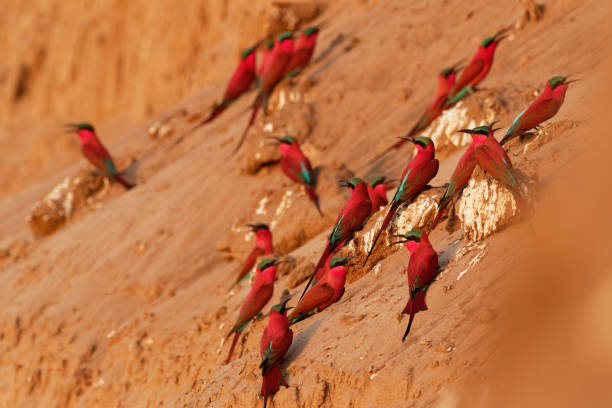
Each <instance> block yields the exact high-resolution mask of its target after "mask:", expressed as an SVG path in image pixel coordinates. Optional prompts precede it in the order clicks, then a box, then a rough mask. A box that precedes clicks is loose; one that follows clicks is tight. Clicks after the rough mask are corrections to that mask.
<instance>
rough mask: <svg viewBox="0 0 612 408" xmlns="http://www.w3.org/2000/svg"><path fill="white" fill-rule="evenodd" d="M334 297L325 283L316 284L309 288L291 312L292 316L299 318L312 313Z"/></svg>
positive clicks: (329, 286)
mask: <svg viewBox="0 0 612 408" xmlns="http://www.w3.org/2000/svg"><path fill="white" fill-rule="evenodd" d="M333 295H334V289H333V288H332V287H331V285H330V284H329V283H327V282H324V283H321V284H317V285H315V286H313V287H312V288H310V289H309V290H308V292H306V294H305V295H304V297H303V298H302V300H300V303H298V304H297V306H296V307H295V309H294V310H293V311H292V315H295V316H299V315H302V314H308V313H311V312H313V311H314V310H315V309H316V308H317V307H318V306H320V305H321V304H323V303H325V302H327V301H328V300H329V299H330V298H331V297H332V296H333Z"/></svg>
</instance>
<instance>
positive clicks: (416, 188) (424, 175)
mask: <svg viewBox="0 0 612 408" xmlns="http://www.w3.org/2000/svg"><path fill="white" fill-rule="evenodd" d="M406 140H409V141H411V142H412V143H414V144H415V145H416V148H417V153H416V156H414V158H413V159H412V160H411V161H410V163H408V165H407V166H406V168H405V169H404V173H403V174H402V181H401V183H400V185H399V186H398V187H397V190H396V192H395V195H394V196H393V200H391V207H390V208H389V211H388V212H387V215H386V216H385V218H384V220H383V223H382V226H381V227H380V230H378V232H377V233H376V235H375V237H374V242H373V243H372V247H371V248H370V251H369V252H368V256H367V257H366V259H365V262H364V263H363V265H364V266H365V264H366V263H367V262H368V259H370V255H371V254H372V251H373V250H374V248H375V247H376V242H377V241H378V238H380V234H381V233H382V232H383V231H384V230H386V229H387V226H388V225H389V223H390V222H391V220H392V219H393V216H394V215H395V213H396V212H397V209H398V208H399V207H400V205H402V204H403V203H406V202H411V201H412V200H414V199H415V198H416V197H417V196H418V195H419V193H420V192H421V191H423V189H424V188H425V187H426V186H427V184H428V183H429V181H430V180H431V179H432V178H434V177H435V176H436V174H438V167H439V165H440V163H439V162H438V160H437V159H436V157H435V156H436V148H435V145H434V142H433V141H432V140H431V139H430V138H428V137H425V136H419V137H406Z"/></svg>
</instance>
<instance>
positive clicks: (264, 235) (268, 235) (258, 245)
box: [235, 223, 274, 283]
mask: <svg viewBox="0 0 612 408" xmlns="http://www.w3.org/2000/svg"><path fill="white" fill-rule="evenodd" d="M247 226H248V227H251V230H252V231H253V232H254V233H255V246H254V247H253V249H252V250H251V252H250V253H249V256H247V259H246V260H245V261H244V265H243V267H242V269H241V270H240V275H238V278H237V279H236V282H235V283H238V282H240V281H241V280H243V279H245V278H246V277H247V276H248V274H249V271H250V270H251V269H253V266H254V265H255V261H257V258H258V257H260V256H261V255H272V254H273V253H274V245H273V244H272V232H271V231H270V228H268V226H267V225H266V224H262V223H257V224H248V225H247Z"/></svg>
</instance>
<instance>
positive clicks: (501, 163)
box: [460, 122, 528, 210]
mask: <svg viewBox="0 0 612 408" xmlns="http://www.w3.org/2000/svg"><path fill="white" fill-rule="evenodd" d="M495 123H496V122H493V123H491V124H490V125H489V126H480V127H477V128H474V129H463V130H460V132H464V133H469V134H477V135H478V137H479V139H481V140H482V142H479V143H477V144H476V146H475V150H474V156H475V158H476V162H477V163H478V164H479V165H480V167H482V169H483V170H484V171H486V172H487V174H489V175H490V176H491V177H493V178H494V179H496V180H498V181H499V182H501V183H502V184H504V185H505V186H506V187H508V189H510V191H512V193H513V194H514V197H515V199H516V200H517V202H518V206H519V207H520V208H522V209H523V210H528V208H527V205H526V202H525V199H524V197H523V193H522V192H521V189H520V184H519V180H518V177H517V174H516V170H515V169H514V166H512V162H511V161H510V157H508V154H507V153H506V151H505V150H504V148H503V147H502V145H500V144H499V142H498V141H497V139H495V136H494V133H495V131H497V130H499V128H498V129H493V125H494V124H495Z"/></svg>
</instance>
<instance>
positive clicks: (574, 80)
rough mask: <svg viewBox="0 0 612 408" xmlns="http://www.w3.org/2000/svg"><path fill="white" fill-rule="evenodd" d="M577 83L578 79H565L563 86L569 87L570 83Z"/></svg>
mask: <svg viewBox="0 0 612 408" xmlns="http://www.w3.org/2000/svg"><path fill="white" fill-rule="evenodd" d="M566 78H567V77H566ZM578 81H580V78H573V79H570V80H567V79H566V80H565V85H569V84H571V83H572V82H578Z"/></svg>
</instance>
